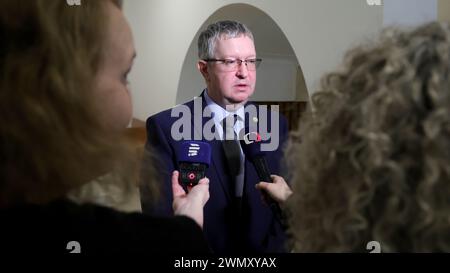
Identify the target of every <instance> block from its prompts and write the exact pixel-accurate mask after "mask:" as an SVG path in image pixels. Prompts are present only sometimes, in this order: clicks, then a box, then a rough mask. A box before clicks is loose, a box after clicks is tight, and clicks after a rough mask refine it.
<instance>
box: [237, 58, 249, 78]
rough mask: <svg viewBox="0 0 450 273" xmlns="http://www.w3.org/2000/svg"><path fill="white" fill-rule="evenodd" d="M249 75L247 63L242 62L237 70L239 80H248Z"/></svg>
mask: <svg viewBox="0 0 450 273" xmlns="http://www.w3.org/2000/svg"><path fill="white" fill-rule="evenodd" d="M247 75H248V68H247V63H246V62H241V63H240V64H238V67H237V70H236V76H238V77H239V78H246V77H247Z"/></svg>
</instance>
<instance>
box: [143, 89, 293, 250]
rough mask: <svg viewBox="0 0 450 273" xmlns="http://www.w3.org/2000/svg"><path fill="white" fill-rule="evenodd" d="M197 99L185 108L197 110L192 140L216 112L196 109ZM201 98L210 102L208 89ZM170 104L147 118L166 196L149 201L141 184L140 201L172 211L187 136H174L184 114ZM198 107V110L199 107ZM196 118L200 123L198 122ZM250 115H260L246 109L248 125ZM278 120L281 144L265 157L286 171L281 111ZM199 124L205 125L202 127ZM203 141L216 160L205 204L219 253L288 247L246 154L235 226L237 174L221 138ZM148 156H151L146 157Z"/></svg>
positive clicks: (208, 233) (208, 232)
mask: <svg viewBox="0 0 450 273" xmlns="http://www.w3.org/2000/svg"><path fill="white" fill-rule="evenodd" d="M194 100H195V99H194ZM194 100H191V101H189V102H187V103H185V104H184V106H182V107H184V108H185V109H187V108H189V110H190V111H191V114H192V117H191V124H190V125H191V132H189V133H190V136H191V140H193V137H194V134H199V132H201V131H200V130H202V128H203V126H204V125H205V123H207V122H208V121H209V120H210V119H211V117H202V113H195V112H194V108H195V107H194ZM199 100H200V102H201V105H202V106H201V110H202V111H201V112H203V110H204V108H205V106H206V102H205V99H204V97H203V93H202V96H201V97H199V98H197V103H198V102H199ZM250 104H251V103H248V104H247V105H250ZM186 106H187V108H186ZM176 107H180V106H176ZM171 110H172V109H169V110H165V111H163V112H160V113H158V114H156V115H154V116H151V117H150V118H148V119H147V143H146V149H147V150H148V151H150V153H149V154H152V155H153V158H154V160H153V161H152V164H154V165H155V166H156V169H157V170H158V172H159V173H160V175H161V177H160V179H158V180H159V181H160V183H162V185H161V191H162V192H161V193H162V196H161V198H160V200H159V201H158V203H157V204H156V205H155V204H154V203H151V202H150V201H147V199H148V198H146V196H147V195H146V190H145V187H143V186H141V200H142V201H141V202H142V209H143V212H144V213H150V214H153V215H156V216H164V215H166V216H170V215H173V210H172V200H173V197H172V190H171V175H172V172H173V171H174V170H177V169H178V162H177V155H176V154H175V151H176V150H178V146H179V145H181V143H182V141H179V140H178V141H177V140H174V139H173V138H172V136H171V130H172V129H171V127H172V125H173V124H174V123H175V122H176V121H177V120H178V119H179V117H172V116H171ZM197 112H199V111H198V107H197ZM258 113H259V112H258ZM196 118H197V124H195V122H194V119H196ZM270 118H271V112H270V111H269V113H268V120H269V121H270V120H271V119H270ZM249 120H250V121H253V122H254V121H255V119H253V118H252V117H249V115H246V120H245V124H246V126H247V125H248V122H249ZM199 121H201V122H199ZM278 121H279V140H280V145H279V147H278V149H276V150H275V151H272V152H267V153H266V154H267V156H266V160H267V163H268V166H269V169H270V171H271V173H272V174H278V175H282V173H281V168H282V166H281V165H282V164H281V160H282V149H283V144H284V143H285V141H286V139H287V134H288V129H287V122H286V119H285V118H284V117H283V116H282V115H281V114H280V115H279V120H278ZM268 123H269V124H268V125H267V126H268V127H267V128H268V130H267V131H268V132H270V130H271V124H270V122H268ZM199 125H200V126H201V128H199V127H200V126H199ZM183 129H188V128H183ZM201 141H204V142H207V143H209V144H210V146H211V165H210V166H209V168H208V169H207V171H206V176H207V177H208V178H209V181H210V185H209V191H210V199H209V201H208V202H207V203H206V205H205V208H204V224H203V231H204V235H205V237H206V240H207V242H208V244H209V246H210V247H211V249H212V250H213V252H215V253H219V254H227V253H277V252H284V251H285V237H286V236H285V233H284V230H283V228H282V227H281V225H280V222H279V221H278V220H277V219H276V217H275V216H274V214H273V213H272V211H271V210H270V208H269V207H268V206H267V205H266V203H265V202H264V201H263V200H262V198H261V193H260V191H259V190H257V189H256V188H255V184H256V183H258V182H259V179H258V176H257V173H256V170H255V168H254V167H253V165H252V164H251V162H250V161H249V160H248V159H247V158H246V160H245V186H244V193H243V199H242V214H243V221H241V222H239V224H238V226H236V222H237V218H236V211H235V210H233V198H234V194H233V192H232V187H231V183H232V180H231V177H230V175H229V174H227V168H226V159H225V155H224V152H223V148H222V145H221V141H220V140H210V141H208V140H206V139H205V138H204V136H203V138H202V140H201ZM155 159H156V160H155ZM144 162H146V161H145V160H144ZM143 177H145V176H143ZM142 182H144V183H141V185H145V181H142ZM186 236H189V234H186Z"/></svg>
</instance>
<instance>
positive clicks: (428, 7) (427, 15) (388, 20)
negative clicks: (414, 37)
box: [383, 0, 448, 27]
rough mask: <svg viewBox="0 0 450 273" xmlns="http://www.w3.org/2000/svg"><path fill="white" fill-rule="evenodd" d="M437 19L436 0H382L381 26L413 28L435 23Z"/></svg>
mask: <svg viewBox="0 0 450 273" xmlns="http://www.w3.org/2000/svg"><path fill="white" fill-rule="evenodd" d="M445 1H448V0H445ZM437 17H438V1H437V0H384V2H383V26H393V25H394V26H411V27H413V26H417V25H420V24H423V23H426V22H429V21H435V20H437Z"/></svg>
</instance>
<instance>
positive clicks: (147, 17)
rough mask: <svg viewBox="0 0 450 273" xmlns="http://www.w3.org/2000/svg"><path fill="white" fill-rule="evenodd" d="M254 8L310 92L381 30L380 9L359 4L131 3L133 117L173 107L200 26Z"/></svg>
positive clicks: (304, 0) (295, 0)
mask: <svg viewBox="0 0 450 273" xmlns="http://www.w3.org/2000/svg"><path fill="white" fill-rule="evenodd" d="M233 3H246V4H249V5H253V6H255V7H257V8H259V9H261V10H262V11H264V12H265V13H267V14H268V15H269V16H270V17H271V18H272V19H273V20H274V21H275V22H276V23H277V24H278V26H279V27H280V29H281V30H282V31H283V32H284V34H285V35H286V37H287V39H288V40H289V41H290V43H291V45H292V48H293V50H294V52H295V55H296V56H297V58H298V61H299V63H300V65H301V68H302V70H303V73H304V79H305V83H306V86H307V88H308V90H316V89H317V87H318V83H319V79H320V77H321V75H323V73H325V72H327V71H330V70H331V69H333V68H335V66H336V65H337V64H338V63H339V62H340V61H341V59H342V56H343V53H344V52H345V51H346V50H347V49H348V48H350V47H351V46H353V45H355V44H358V43H360V42H361V41H362V40H365V39H367V38H373V37H374V34H376V33H378V32H379V30H380V29H381V27H382V20H383V15H382V12H383V10H382V7H379V6H378V7H377V6H369V5H367V4H366V1H361V0H339V1H330V0H282V1H276V0H245V1H231V0H189V1H186V0H151V1H148V0H129V1H125V5H124V10H125V14H126V16H127V18H128V19H129V21H130V24H131V27H132V29H133V32H134V36H135V42H136V48H137V53H138V57H137V59H136V62H135V66H134V68H133V71H132V73H131V77H130V82H131V89H132V94H133V103H134V116H135V117H137V118H140V119H146V118H147V117H148V116H149V115H151V114H154V113H156V112H159V111H161V110H163V109H166V108H169V107H172V106H173V105H174V104H175V101H176V92H177V88H178V81H179V79H180V72H181V68H182V65H183V61H184V60H185V57H186V54H187V51H188V48H189V45H190V44H191V41H192V39H193V37H194V36H195V34H196V33H197V31H198V29H199V28H200V26H201V25H202V24H203V23H204V21H205V20H207V18H208V17H209V16H210V15H211V14H213V13H214V12H215V11H216V10H218V9H219V8H221V7H223V6H225V5H228V4H233Z"/></svg>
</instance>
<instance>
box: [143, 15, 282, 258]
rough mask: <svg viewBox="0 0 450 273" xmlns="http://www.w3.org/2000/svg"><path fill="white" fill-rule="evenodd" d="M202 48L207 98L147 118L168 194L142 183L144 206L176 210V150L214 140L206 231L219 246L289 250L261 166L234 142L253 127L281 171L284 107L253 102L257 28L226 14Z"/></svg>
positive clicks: (225, 248) (274, 166) (229, 249)
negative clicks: (158, 194)
mask: <svg viewBox="0 0 450 273" xmlns="http://www.w3.org/2000/svg"><path fill="white" fill-rule="evenodd" d="M198 47H199V59H200V60H199V62H198V69H199V71H200V72H201V74H202V75H203V77H204V79H205V82H206V85H207V88H206V89H205V90H204V91H203V92H202V94H201V96H200V97H197V98H194V99H193V100H192V101H189V102H187V103H185V104H182V105H178V106H175V107H174V108H172V109H169V110H166V111H163V112H160V113H158V114H156V115H154V116H152V117H150V118H149V119H148V120H147V138H148V140H147V145H146V148H147V149H148V150H152V151H153V152H154V153H155V154H156V155H157V157H156V158H154V159H153V161H156V163H157V164H159V165H158V168H159V170H160V173H161V174H162V176H163V179H162V181H163V183H164V185H162V191H163V192H162V196H163V197H162V199H161V200H159V202H158V204H156V205H155V204H152V203H151V202H147V195H146V190H145V187H144V186H141V199H142V208H143V211H144V212H145V213H153V214H158V215H170V214H171V211H172V208H171V205H172V195H171V183H170V177H171V173H172V171H173V170H177V169H178V161H177V157H178V155H177V154H176V151H178V150H179V149H180V148H179V147H180V145H181V143H182V141H183V140H200V141H204V142H207V143H209V145H210V147H211V157H212V158H211V164H210V166H209V168H208V169H207V171H206V176H207V177H208V178H209V180H210V199H209V202H208V203H207V204H206V206H205V208H204V226H203V230H204V234H205V236H206V239H207V241H208V243H209V245H210V247H211V248H212V250H213V251H214V252H215V253H249V252H250V253H264V252H283V251H285V249H284V239H285V235H284V231H283V228H282V227H281V224H280V219H278V216H276V215H275V214H274V213H273V211H272V210H271V209H270V208H269V206H268V205H267V204H266V203H265V201H264V200H263V198H261V194H260V192H259V191H258V190H257V189H256V188H255V185H256V184H257V183H258V182H259V181H260V180H259V178H258V175H257V173H256V170H255V168H254V166H253V165H252V164H251V162H250V161H249V159H248V158H246V157H245V155H244V154H243V152H242V149H241V146H239V142H236V141H233V140H235V139H236V137H237V136H241V137H242V136H243V135H245V136H247V137H248V136H249V135H252V134H253V136H257V137H262V138H263V139H266V140H267V139H269V140H270V141H271V142H270V144H271V145H267V146H266V151H267V152H266V153H265V154H266V160H267V163H268V166H269V169H270V171H271V173H273V174H278V175H280V172H281V159H282V147H283V143H284V142H285V140H286V138H287V122H286V120H285V118H284V117H282V116H281V115H279V114H278V112H272V111H267V108H260V107H258V106H257V105H255V104H253V103H250V102H248V99H249V97H250V96H251V95H252V94H253V92H254V89H255V83H256V68H257V66H258V65H259V63H260V62H261V59H258V58H257V57H256V51H255V46H254V41H253V35H252V33H251V31H250V30H249V29H248V28H247V27H246V26H245V25H243V24H241V23H239V22H235V21H221V22H217V23H215V24H212V25H210V26H208V28H207V29H206V30H205V31H203V32H202V33H201V35H200V37H199V40H198ZM243 132H244V133H243ZM255 133H256V134H255ZM230 136H231V137H230ZM229 140H231V141H229ZM267 141H268V140H267ZM267 141H266V144H268V143H267ZM236 149H237V151H238V152H237V156H236V153H235V154H234V157H233V154H232V151H233V150H234V151H236ZM155 159H156V160H155ZM143 182H144V183H143V184H142V185H144V184H145V181H143Z"/></svg>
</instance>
